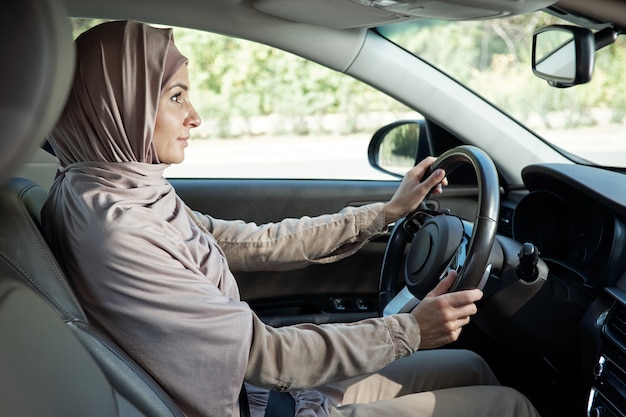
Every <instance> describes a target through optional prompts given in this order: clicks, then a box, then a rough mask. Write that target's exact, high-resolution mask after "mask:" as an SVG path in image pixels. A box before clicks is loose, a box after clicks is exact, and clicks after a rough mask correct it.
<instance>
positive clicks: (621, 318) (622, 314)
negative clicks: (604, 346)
mask: <svg viewBox="0 0 626 417" xmlns="http://www.w3.org/2000/svg"><path fill="white" fill-rule="evenodd" d="M604 334H605V336H606V337H607V338H609V339H610V340H611V341H612V342H613V343H615V344H616V345H617V346H619V347H620V348H621V349H622V350H624V351H626V308H625V307H624V306H623V305H622V304H616V305H615V306H614V307H613V310H611V313H610V314H609V317H608V318H607V323H606V326H605V327H604Z"/></svg>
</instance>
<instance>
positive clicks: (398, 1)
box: [253, 0, 555, 29]
mask: <svg viewBox="0 0 626 417" xmlns="http://www.w3.org/2000/svg"><path fill="white" fill-rule="evenodd" d="M554 3H555V1H546V0H469V1H461V0H315V1H312V0H254V2H253V5H254V7H255V8H256V9H257V10H259V11H262V12H264V13H267V14H270V15H273V16H277V17H281V18H283V19H287V20H291V21H294V22H300V23H310V24H314V25H318V26H326V27H331V28H334V29H349V28H356V27H374V26H379V25H382V24H388V23H394V22H400V21H406V20H415V19H420V18H434V19H443V20H477V19H489V18H495V17H501V16H508V15H513V14H522V13H527V12H531V11H535V10H539V9H543V8H545V7H547V6H549V5H551V4H554Z"/></svg>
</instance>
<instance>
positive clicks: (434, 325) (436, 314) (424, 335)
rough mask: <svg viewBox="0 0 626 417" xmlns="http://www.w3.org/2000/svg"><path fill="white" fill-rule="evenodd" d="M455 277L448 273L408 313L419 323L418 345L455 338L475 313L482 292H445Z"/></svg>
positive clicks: (426, 346) (424, 346)
mask: <svg viewBox="0 0 626 417" xmlns="http://www.w3.org/2000/svg"><path fill="white" fill-rule="evenodd" d="M455 280H456V272H455V271H450V273H449V274H448V275H447V276H446V277H445V278H444V279H442V280H441V281H440V282H439V284H437V286H436V287H435V288H434V289H433V290H432V291H430V292H429V293H428V294H427V295H426V297H425V298H424V299H423V300H422V301H421V302H420V303H419V304H418V305H417V307H415V308H414V309H413V310H412V311H411V314H412V315H413V316H414V317H415V319H416V320H417V323H418V325H419V326H420V333H421V341H420V349H433V348H437V347H439V346H443V345H446V344H448V343H452V342H454V341H455V340H457V339H458V337H459V335H460V334H461V329H462V328H463V326H465V325H466V324H467V323H469V321H470V316H472V315H474V314H476V312H477V307H476V304H475V303H476V302H477V301H478V300H480V299H481V298H482V296H483V293H482V291H480V290H478V289H471V290H464V291H457V292H448V291H449V290H450V288H451V287H452V284H454V281H455Z"/></svg>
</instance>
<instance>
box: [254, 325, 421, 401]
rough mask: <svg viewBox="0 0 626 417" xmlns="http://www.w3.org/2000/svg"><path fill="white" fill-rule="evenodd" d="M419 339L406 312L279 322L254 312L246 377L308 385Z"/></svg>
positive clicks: (399, 352)
mask: <svg viewBox="0 0 626 417" xmlns="http://www.w3.org/2000/svg"><path fill="white" fill-rule="evenodd" d="M420 339H421V337H420V329H419V325H418V324H417V321H416V320H415V318H414V317H413V316H411V315H410V314H398V315H393V316H388V317H383V318H373V319H367V320H362V321H359V322H355V323H347V324H328V325H321V326H320V325H313V324H301V325H296V326H286V327H282V328H272V327H270V326H267V325H265V324H263V323H262V322H261V321H260V320H259V319H258V318H257V317H256V316H253V337H252V345H251V350H250V356H249V359H248V366H247V368H246V374H245V378H246V381H247V382H250V383H252V384H254V385H257V386H260V387H264V388H268V389H274V390H279V391H286V390H297V389H306V388H311V387H315V386H319V385H322V384H327V383H332V382H335V381H339V380H342V379H346V378H350V377H353V376H356V375H361V374H364V373H368V372H374V371H376V370H378V369H381V368H383V367H384V366H385V365H387V364H389V363H391V362H393V361H394V360H396V359H399V358H401V357H405V356H408V355H410V354H412V353H414V352H415V351H416V350H417V349H418V348H419V344H420Z"/></svg>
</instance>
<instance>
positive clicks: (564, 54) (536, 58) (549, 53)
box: [532, 25, 596, 88]
mask: <svg viewBox="0 0 626 417" xmlns="http://www.w3.org/2000/svg"><path fill="white" fill-rule="evenodd" d="M595 50H596V47H595V40H594V34H593V32H591V30H589V29H586V28H581V27H577V26H565V25H552V26H547V27H545V28H541V29H539V30H537V31H535V34H534V35H533V48H532V69H533V73H534V74H535V75H536V76H537V77H539V78H541V79H544V80H546V81H548V84H550V85H551V86H553V87H559V88H564V87H571V86H574V85H577V84H584V83H587V82H589V81H590V80H591V75H592V73H593V65H594V54H595Z"/></svg>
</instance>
